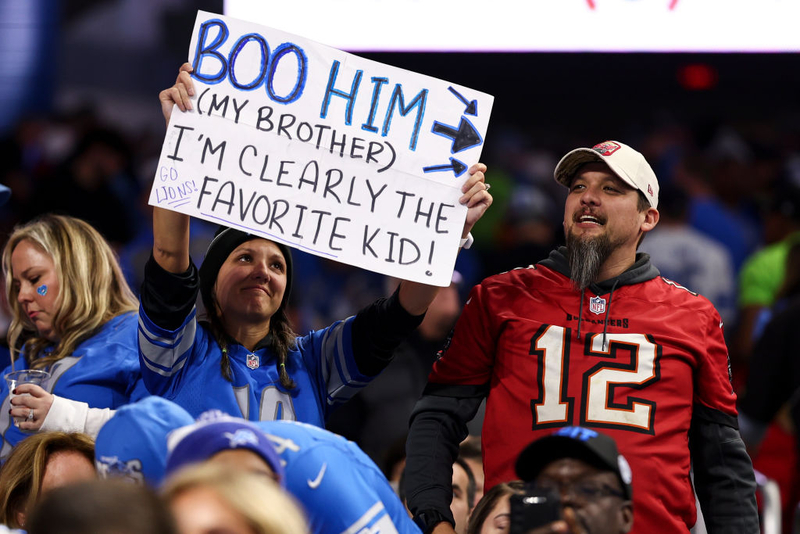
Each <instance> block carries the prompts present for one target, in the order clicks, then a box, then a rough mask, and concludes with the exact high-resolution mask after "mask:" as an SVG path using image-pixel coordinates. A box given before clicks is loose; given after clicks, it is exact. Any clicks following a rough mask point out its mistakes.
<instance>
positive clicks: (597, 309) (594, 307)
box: [589, 297, 606, 315]
mask: <svg viewBox="0 0 800 534" xmlns="http://www.w3.org/2000/svg"><path fill="white" fill-rule="evenodd" d="M589 311H590V312H592V313H596V314H597V315H600V314H601V313H605V312H606V299H604V298H603V297H592V298H590V299H589Z"/></svg>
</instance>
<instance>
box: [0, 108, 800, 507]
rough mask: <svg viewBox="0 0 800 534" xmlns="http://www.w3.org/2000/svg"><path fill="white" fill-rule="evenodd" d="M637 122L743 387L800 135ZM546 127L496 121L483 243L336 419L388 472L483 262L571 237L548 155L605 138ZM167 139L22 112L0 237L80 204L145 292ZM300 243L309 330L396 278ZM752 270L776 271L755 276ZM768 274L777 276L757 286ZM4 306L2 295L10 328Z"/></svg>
mask: <svg viewBox="0 0 800 534" xmlns="http://www.w3.org/2000/svg"><path fill="white" fill-rule="evenodd" d="M630 131H631V132H634V131H635V132H637V133H635V134H632V135H631V137H630V138H624V133H625V132H623V133H622V134H620V132H616V131H615V132H608V136H609V137H614V138H620V140H622V141H624V142H626V143H630V144H632V145H634V146H636V147H637V148H639V149H640V150H641V151H642V152H643V154H644V155H645V156H646V158H647V159H648V161H650V162H651V164H652V166H653V168H654V169H655V170H656V173H657V175H658V178H659V181H660V183H661V186H662V193H661V199H662V200H661V202H662V204H661V205H660V206H659V210H660V212H661V216H662V219H661V223H660V224H659V226H658V228H656V229H655V230H654V231H653V232H652V233H651V234H650V235H648V236H647V237H646V238H645V240H644V242H643V244H642V248H641V250H643V251H645V252H648V253H650V254H651V256H652V257H653V259H654V263H655V264H656V266H657V267H658V268H659V269H660V271H661V274H662V275H663V276H664V277H666V278H669V279H672V280H674V281H675V282H676V283H678V284H681V285H684V286H686V287H687V288H689V289H690V290H692V291H696V292H698V293H700V294H703V295H704V296H706V297H707V298H709V300H711V301H712V303H713V304H714V305H715V306H716V308H717V309H718V310H719V312H720V314H721V316H722V318H723V320H724V322H725V337H726V340H727V341H728V345H729V348H730V352H731V357H732V362H731V365H732V373H733V382H734V386H735V389H736V390H737V393H739V394H740V396H743V395H745V394H747V393H748V392H746V377H747V375H748V369H749V367H750V366H751V365H753V364H754V362H753V361H751V358H750V357H751V351H752V347H753V346H755V344H756V342H757V341H758V337H759V335H760V333H761V332H763V331H764V329H763V326H764V324H765V322H766V321H767V320H768V315H767V317H766V318H765V315H764V313H765V311H767V312H768V310H769V309H770V308H771V307H772V305H773V304H775V302H776V299H777V298H779V297H780V296H781V295H780V294H779V289H780V286H781V283H782V282H783V280H784V278H785V277H787V276H788V275H787V274H786V268H785V261H786V258H787V257H788V250H789V248H790V245H791V244H792V243H793V242H794V241H793V239H795V238H796V236H797V232H798V231H800V135H798V132H795V131H794V130H793V129H791V128H790V127H787V126H785V125H783V124H781V123H779V122H777V121H774V120H768V119H764V120H750V121H736V120H734V119H731V120H730V121H727V122H723V121H720V122H719V124H717V125H715V126H714V127H713V128H709V127H708V126H707V125H704V126H703V128H695V127H694V125H692V124H690V123H676V122H674V121H665V122H664V123H663V124H655V125H653V126H651V127H650V128H649V129H646V130H643V129H641V128H630ZM536 135H537V134H533V135H531V134H529V133H527V132H524V131H519V130H517V129H516V127H514V126H511V125H504V124H494V123H493V124H491V126H490V129H489V132H488V135H487V145H486V150H485V151H484V156H483V161H485V162H486V163H487V165H488V167H489V170H488V172H487V173H486V181H487V183H491V184H492V195H493V196H494V199H495V200H494V206H493V208H492V209H491V210H489V212H487V214H486V216H485V217H484V219H483V221H482V222H481V224H480V225H478V226H477V227H476V228H475V230H474V232H473V233H474V235H475V245H474V247H473V248H471V249H470V250H464V251H462V252H461V253H460V255H459V258H458V262H457V265H456V269H457V272H456V275H455V276H454V280H453V284H452V285H451V288H450V290H449V291H448V292H445V293H443V294H442V295H444V296H440V300H444V299H447V300H446V301H445V302H440V303H438V304H436V305H434V306H432V307H431V311H430V312H429V313H430V314H431V315H433V316H436V319H437V320H438V321H439V323H438V324H435V325H426V324H425V323H423V326H421V327H420V329H419V331H418V332H417V333H416V334H415V337H414V338H412V339H410V340H408V341H407V342H406V343H405V344H404V345H403V346H402V347H401V349H399V353H400V355H401V356H399V357H398V358H397V361H395V362H394V363H393V364H392V365H391V366H390V367H389V368H388V369H387V370H386V375H387V378H385V379H384V381H383V382H381V380H376V382H375V384H373V385H372V386H371V388H370V387H368V388H367V389H366V390H365V391H364V394H363V395H362V396H361V397H359V398H357V399H354V400H353V401H350V402H349V403H348V404H347V405H345V406H344V407H343V409H342V410H341V412H340V413H339V414H338V415H337V416H336V417H334V418H333V419H332V420H331V423H330V427H331V428H332V429H333V430H335V431H336V432H337V433H340V434H342V435H344V436H345V437H348V438H350V439H353V440H354V441H356V443H358V444H359V445H360V446H361V447H362V448H363V449H364V450H365V451H366V452H367V453H368V454H369V455H370V456H371V457H372V459H373V460H374V461H375V462H376V463H377V464H378V465H380V466H381V467H383V468H384V472H385V473H386V474H387V476H389V477H390V478H393V476H391V468H392V465H393V464H394V463H396V462H397V461H398V454H397V451H398V447H397V443H402V441H403V439H404V434H403V427H404V425H405V422H406V421H407V420H408V416H409V415H410V413H411V409H412V408H413V403H414V401H415V400H416V398H418V396H419V394H420V393H421V391H422V387H423V386H424V383H425V377H426V376H427V372H428V370H429V369H430V366H431V364H432V363H433V360H434V357H435V352H436V350H437V347H438V346H439V345H441V343H443V342H444V338H445V337H446V334H447V332H448V330H449V328H450V327H451V326H452V324H453V323H454V322H455V319H456V316H457V315H458V313H457V311H458V310H459V309H460V304H461V303H463V301H464V300H465V299H466V294H467V293H468V291H469V289H470V288H471V287H472V286H473V285H474V284H476V283H478V282H479V281H480V280H481V279H483V278H484V277H486V276H489V275H492V274H495V273H499V272H503V271H507V270H510V269H513V268H516V267H525V266H527V265H530V264H534V263H536V262H537V261H539V260H542V259H544V258H545V257H546V255H547V254H548V252H549V251H550V250H551V249H552V248H553V247H554V246H556V245H558V244H560V243H562V242H563V230H562V227H561V219H562V212H561V209H562V208H561V206H562V205H563V199H564V196H565V194H566V192H565V191H564V190H562V188H560V187H559V186H558V184H556V183H555V182H554V181H553V178H552V169H553V168H554V166H555V162H556V158H557V157H558V156H559V155H560V154H563V153H564V152H565V150H566V149H568V148H571V147H572V146H573V145H586V144H587V143H588V144H592V143H593V142H595V141H596V140H595V139H588V140H579V141H578V142H577V143H575V142H573V140H572V139H570V138H569V136H568V135H567V134H565V133H563V132H562V133H560V134H559V135H554V136H553V137H552V138H548V139H543V138H537V137H536ZM159 153H160V138H159V135H158V134H157V133H155V134H154V133H151V132H130V131H127V130H125V129H124V128H122V127H119V126H115V125H111V124H108V123H107V122H106V121H104V120H103V119H102V118H101V117H99V116H97V115H95V114H93V113H92V112H91V111H82V112H80V113H75V114H72V115H69V116H62V115H48V116H32V117H27V118H25V119H23V120H21V121H19V123H18V124H17V125H16V127H15V128H14V129H13V130H12V131H10V132H7V133H6V135H5V137H4V138H3V139H2V140H1V141H0V183H2V184H5V185H7V186H9V187H10V188H11V190H12V191H13V194H12V196H11V199H10V201H9V202H8V203H7V204H6V205H5V206H2V207H0V233H2V235H3V240H4V241H5V239H6V238H7V237H8V236H9V235H10V234H11V232H12V230H13V228H14V227H15V226H16V225H19V224H21V223H25V222H27V221H29V220H31V219H33V218H35V217H36V216H39V215H43V214H45V213H61V214H68V215H72V216H74V217H78V218H81V219H84V220H86V221H87V222H89V223H91V224H92V225H93V226H94V227H95V228H96V229H97V230H99V231H100V232H101V234H102V235H103V236H104V237H105V238H106V240H107V241H108V242H109V243H110V244H111V246H112V248H113V249H114V250H115V252H116V253H117V254H118V255H119V258H120V263H121V266H122V268H123V271H124V273H125V276H126V278H127V280H128V282H129V284H130V286H131V288H132V289H133V290H134V292H137V293H138V291H139V287H140V286H141V283H142V273H143V270H144V265H145V263H146V262H147V259H148V257H149V255H150V250H151V247H152V243H153V233H152V227H151V223H150V221H151V210H152V208H150V206H148V204H147V199H148V196H149V192H150V184H151V181H152V177H153V175H154V173H155V167H156V162H157V161H158V156H159ZM192 225H193V230H192V233H191V236H192V245H191V255H192V257H193V258H194V259H195V260H196V261H197V263H198V264H199V263H200V261H201V260H202V256H203V251H205V250H206V247H207V245H208V243H209V242H210V241H211V239H212V238H213V235H214V227H213V226H212V225H209V224H207V223H204V222H202V221H195V220H193V221H192ZM776 247H778V248H779V251H780V252H779V253H778V255H777V256H775V255H774V254H773V256H772V257H771V259H770V260H769V261H770V265H771V266H773V267H774V269H775V270H774V271H770V272H769V273H768V274H766V275H765V273H764V271H763V269H761V268H760V267H759V268H756V267H752V266H751V265H752V264H751V262H753V261H756V260H758V258H759V256H757V254H758V253H759V252H760V251H770V250H776ZM293 257H294V264H295V265H294V269H295V272H296V273H298V274H299V275H300V276H301V278H302V280H304V291H303V292H301V294H299V295H296V296H295V295H293V298H292V300H290V301H289V305H288V308H287V309H288V312H289V316H290V317H291V320H292V323H293V325H294V328H295V331H296V332H298V333H300V334H301V335H302V334H304V333H306V332H308V331H309V330H313V329H319V328H322V327H324V326H326V325H329V324H331V323H332V322H333V321H335V320H336V319H339V318H342V317H347V316H349V315H352V314H354V313H355V312H357V311H358V310H359V309H361V308H363V307H364V306H366V305H367V304H369V303H370V302H372V301H374V300H375V299H376V298H378V297H379V296H381V295H384V294H386V293H385V292H386V287H387V284H391V283H392V281H390V280H386V279H385V278H384V277H383V276H380V275H377V274H375V273H370V272H367V271H364V270H361V269H357V268H354V267H351V266H347V265H343V264H339V263H336V262H332V261H330V260H326V259H323V258H320V257H316V256H313V255H309V254H306V253H303V252H301V251H293ZM762 261H763V260H762ZM748 275H749V277H748ZM756 275H761V277H762V278H766V280H765V281H763V280H762V281H758V280H756V281H754V280H753V276H756ZM759 283H763V284H764V285H766V286H769V287H765V288H764V289H763V294H761V293H759V294H758V295H757V296H753V295H754V293H755V292H756V286H757V284H759ZM758 287H761V286H758ZM0 293H2V294H5V292H4V291H3V292H0ZM9 321H10V319H9V311H8V307H7V303H4V306H2V308H0V330H3V331H4V330H5V329H6V328H7V327H8V324H9ZM4 340H5V336H4ZM4 355H5V358H6V360H5V361H4V362H2V363H3V365H2V366H0V367H3V368H4V367H5V366H6V365H7V364H8V363H9V362H8V359H7V358H9V355H8V348H7V347H6V350H5V353H4ZM389 377H390V378H389ZM398 377H399V378H400V379H399V380H398ZM393 388H394V389H393ZM398 422H400V423H402V424H400V425H399V426H398ZM778 428H779V429H780V430H779V431H778V434H779V437H778V438H777V440H778V441H777V443H778V444H777V445H775V446H773V447H770V446H762V447H761V449H760V450H759V453H758V456H755V452H754V453H753V454H754V459H755V465H756V468H761V469H762V470H764V471H765V472H766V473H767V474H768V475H770V474H771V472H770V470H771V469H773V470H774V471H773V472H774V473H775V476H776V478H784V479H785V480H783V481H782V483H783V484H784V486H783V487H782V489H783V490H784V492H783V495H784V500H785V505H786V507H787V509H788V508H790V507H791V505H792V504H793V502H794V501H793V499H794V495H796V493H797V492H796V488H794V485H795V484H796V483H797V481H796V480H794V479H793V477H792V478H790V479H786V477H785V476H784V477H781V473H780V471H781V467H780V465H781V463H782V462H784V461H785V460H786V458H787V457H788V458H792V459H793V460H792V461H794V462H796V456H795V455H796V453H795V446H794V438H793V437H792V436H793V434H794V429H793V428H792V425H791V424H790V422H789V418H788V417H784V418H782V419H781V420H779V422H778ZM393 452H394V453H396V454H394V455H393V454H392V453H393ZM399 456H402V453H399ZM776 460H777V461H776ZM473 504H474V503H473Z"/></svg>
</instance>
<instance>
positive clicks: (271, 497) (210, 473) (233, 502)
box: [162, 463, 309, 534]
mask: <svg viewBox="0 0 800 534" xmlns="http://www.w3.org/2000/svg"><path fill="white" fill-rule="evenodd" d="M199 488H205V489H210V490H212V491H213V492H214V493H215V494H216V495H217V496H218V497H219V498H220V500H222V501H223V502H224V503H225V505H226V507H227V508H229V509H231V510H233V511H234V512H236V513H237V514H239V515H240V516H241V517H242V518H243V519H244V520H245V521H246V522H247V524H248V525H249V526H250V528H251V529H252V530H253V532H255V533H256V534H305V533H307V532H309V529H308V524H307V523H306V519H305V516H304V514H303V512H302V511H301V508H300V506H299V505H298V504H297V503H296V501H295V500H294V498H293V497H292V496H291V495H289V494H288V493H287V492H286V491H285V490H283V489H282V488H281V487H280V486H278V485H277V484H276V483H275V482H274V481H273V480H272V479H270V478H267V477H266V476H264V475H262V474H256V473H250V472H248V471H243V470H236V469H234V470H231V469H230V468H229V467H226V466H222V465H216V464H210V463H204V464H195V465H191V466H189V467H187V468H185V469H181V470H180V471H178V472H177V473H175V475H173V476H172V477H170V478H169V479H167V481H166V484H165V485H164V488H163V490H162V495H163V496H164V499H165V500H166V501H167V503H168V504H169V503H172V502H173V501H174V500H175V499H177V498H178V497H179V496H181V495H183V494H184V493H186V492H188V491H191V490H195V489H199Z"/></svg>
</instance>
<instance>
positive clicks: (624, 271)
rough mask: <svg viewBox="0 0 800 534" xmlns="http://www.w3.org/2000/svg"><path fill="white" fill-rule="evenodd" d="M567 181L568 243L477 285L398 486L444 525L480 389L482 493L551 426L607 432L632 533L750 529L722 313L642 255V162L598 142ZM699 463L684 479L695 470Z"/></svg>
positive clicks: (750, 479)
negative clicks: (629, 496) (623, 468)
mask: <svg viewBox="0 0 800 534" xmlns="http://www.w3.org/2000/svg"><path fill="white" fill-rule="evenodd" d="M554 176H555V179H556V181H558V182H559V183H560V184H562V185H564V186H565V187H567V188H568V189H569V193H568V195H567V199H566V203H565V209H564V232H565V235H566V242H567V246H566V247H561V248H559V249H557V250H554V251H553V252H552V253H551V254H550V256H549V257H548V258H547V259H545V260H544V261H541V262H539V263H538V264H536V265H533V266H530V267H528V268H524V269H515V270H513V271H509V272H507V273H503V274H499V275H496V276H491V277H489V278H487V279H486V280H484V281H483V282H481V283H480V284H479V285H477V286H476V287H475V288H473V290H472V292H471V294H470V298H469V300H468V301H467V304H466V305H465V307H464V309H463V312H462V314H461V317H460V318H459V320H458V323H457V324H456V327H455V330H454V332H453V336H452V340H451V342H450V344H449V346H448V347H446V348H445V350H444V351H443V354H442V356H441V357H440V359H439V360H438V361H437V362H436V363H435V364H434V367H433V371H432V372H431V375H430V377H429V379H428V385H427V386H426V389H425V392H424V393H423V396H422V397H421V399H420V400H419V402H418V403H417V405H416V407H415V410H414V413H413V415H412V419H411V428H410V433H409V437H408V442H407V444H406V449H407V454H408V457H407V463H406V479H405V480H406V495H407V498H408V504H409V508H410V509H411V511H412V513H413V514H414V515H415V520H416V521H417V524H419V525H420V526H421V527H422V529H423V531H424V532H425V533H426V534H427V533H429V532H434V534H452V525H451V523H452V517H451V516H450V515H449V508H448V505H449V502H450V497H451V495H452V491H451V488H450V487H449V482H450V480H451V475H450V469H451V466H452V464H453V458H454V457H455V455H456V454H457V452H458V443H459V442H460V441H461V440H463V439H464V438H465V437H466V435H467V428H466V422H468V421H469V420H470V419H471V418H472V417H473V416H474V414H475V412H476V410H477V408H478V406H479V404H480V402H481V400H482V399H483V398H484V397H486V398H487V404H486V415H485V419H484V426H483V434H482V441H483V451H484V471H485V488H486V490H488V489H490V488H491V487H492V486H494V485H495V484H497V483H500V482H505V481H508V480H512V479H514V478H516V477H515V473H514V460H515V459H516V458H517V456H518V455H519V454H520V452H521V451H522V449H523V448H524V447H525V445H527V444H528V443H530V442H531V441H533V440H535V439H538V438H540V437H542V436H545V435H549V434H551V433H552V432H553V429H556V428H561V427H569V426H582V427H586V428H590V429H597V430H602V431H603V432H604V433H605V434H607V435H609V436H610V437H612V438H613V439H614V440H616V442H617V443H618V444H619V452H620V453H621V454H623V455H624V456H625V457H626V458H627V459H628V462H629V463H630V467H631V469H632V471H633V480H635V481H636V488H635V492H634V502H633V510H634V520H633V529H632V530H631V532H634V533H639V534H644V533H647V534H650V533H661V532H687V531H688V530H689V528H690V527H692V526H694V524H695V522H696V520H697V513H696V512H697V511H696V507H695V502H696V501H695V498H696V497H697V499H698V500H699V502H700V504H701V507H702V510H703V515H704V517H705V522H706V528H707V531H708V532H709V533H711V534H715V533H720V532H726V533H727V532H736V533H753V534H756V533H758V532H759V524H758V515H757V511H756V501H755V487H756V486H755V478H754V475H753V468H752V465H751V463H750V459H749V457H748V456H747V453H746V452H745V448H744V445H743V443H742V440H741V438H740V436H739V432H738V427H737V420H736V416H737V413H736V396H735V394H734V393H733V389H732V387H731V383H730V375H729V366H728V351H727V348H726V346H725V341H724V339H723V331H722V321H721V320H720V316H719V314H718V313H717V311H716V310H715V309H714V307H713V305H712V304H711V303H710V302H709V301H708V300H707V299H705V298H704V297H702V296H700V295H698V294H696V293H694V292H692V291H691V290H689V289H687V288H685V287H682V286H680V285H679V284H678V283H676V282H674V281H671V280H667V279H665V278H663V277H661V276H660V275H659V272H658V269H656V267H655V266H653V265H652V264H651V263H650V258H649V256H648V255H647V254H642V253H637V252H636V251H637V248H638V246H639V243H641V240H642V239H643V238H644V235H645V234H646V233H647V232H648V231H650V230H652V229H653V228H654V227H655V226H656V224H657V223H658V218H659V214H658V209H657V206H658V180H657V179H656V176H655V174H654V173H653V170H652V169H651V167H650V165H649V164H648V163H647V161H646V160H645V158H644V156H642V154H640V153H639V152H637V151H636V150H634V149H632V148H630V147H629V146H627V145H624V144H622V143H619V142H616V141H606V142H604V143H600V144H598V145H595V146H594V147H592V148H578V149H576V150H573V151H571V152H569V153H568V154H567V155H566V156H564V157H563V158H562V159H561V161H560V162H559V164H558V165H557V166H556V169H555V173H554ZM692 468H693V469H694V477H695V478H694V486H693V484H692V482H691V480H690V469H692Z"/></svg>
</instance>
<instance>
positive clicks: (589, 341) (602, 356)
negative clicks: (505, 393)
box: [530, 325, 661, 434]
mask: <svg viewBox="0 0 800 534" xmlns="http://www.w3.org/2000/svg"><path fill="white" fill-rule="evenodd" d="M571 334H572V330H571V329H570V328H564V327H561V326H554V325H543V326H542V327H541V328H540V329H539V331H538V332H537V333H536V335H535V336H533V338H532V339H531V349H530V354H531V355H532V356H535V357H537V358H538V376H537V377H536V380H537V385H538V389H539V398H538V399H533V400H531V412H532V415H533V428H534V430H535V429H540V428H551V427H561V426H566V425H572V424H580V425H582V426H593V427H601V428H617V429H624V430H628V431H634V432H642V433H645V434H655V428H654V424H653V423H654V421H655V411H656V406H655V402H653V401H649V400H646V399H644V398H639V397H637V396H633V395H631V394H629V395H628V396H627V398H626V399H625V401H624V402H618V401H616V400H615V398H616V395H615V393H616V392H617V390H618V389H620V388H622V389H625V390H628V391H629V390H644V389H645V388H646V387H647V386H649V385H652V384H653V383H654V382H656V381H658V380H659V377H660V368H659V360H660V355H661V346H660V345H658V344H657V343H655V342H654V341H653V339H652V338H651V337H650V336H646V335H644V334H621V333H612V334H606V346H605V348H604V347H603V335H602V334H589V335H587V336H586V338H585V339H586V341H585V343H584V347H583V353H582V354H580V353H576V354H573V353H572V352H571V350H570V345H571V343H574V342H576V340H575V339H573V338H572V337H571ZM570 357H573V358H587V359H597V360H598V361H597V363H596V364H594V365H590V367H589V368H588V369H587V370H586V371H585V372H583V373H582V375H580V376H576V375H573V374H571V373H570V372H569V368H570ZM583 367H584V365H581V368H583ZM574 379H580V380H581V387H580V398H578V399H575V398H573V397H570V396H569V394H568V391H569V390H568V387H567V386H568V383H569V380H574ZM576 400H577V401H578V402H579V403H580V406H579V412H580V413H579V415H580V421H579V422H578V423H575V422H573V416H574V408H575V402H576Z"/></svg>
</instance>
